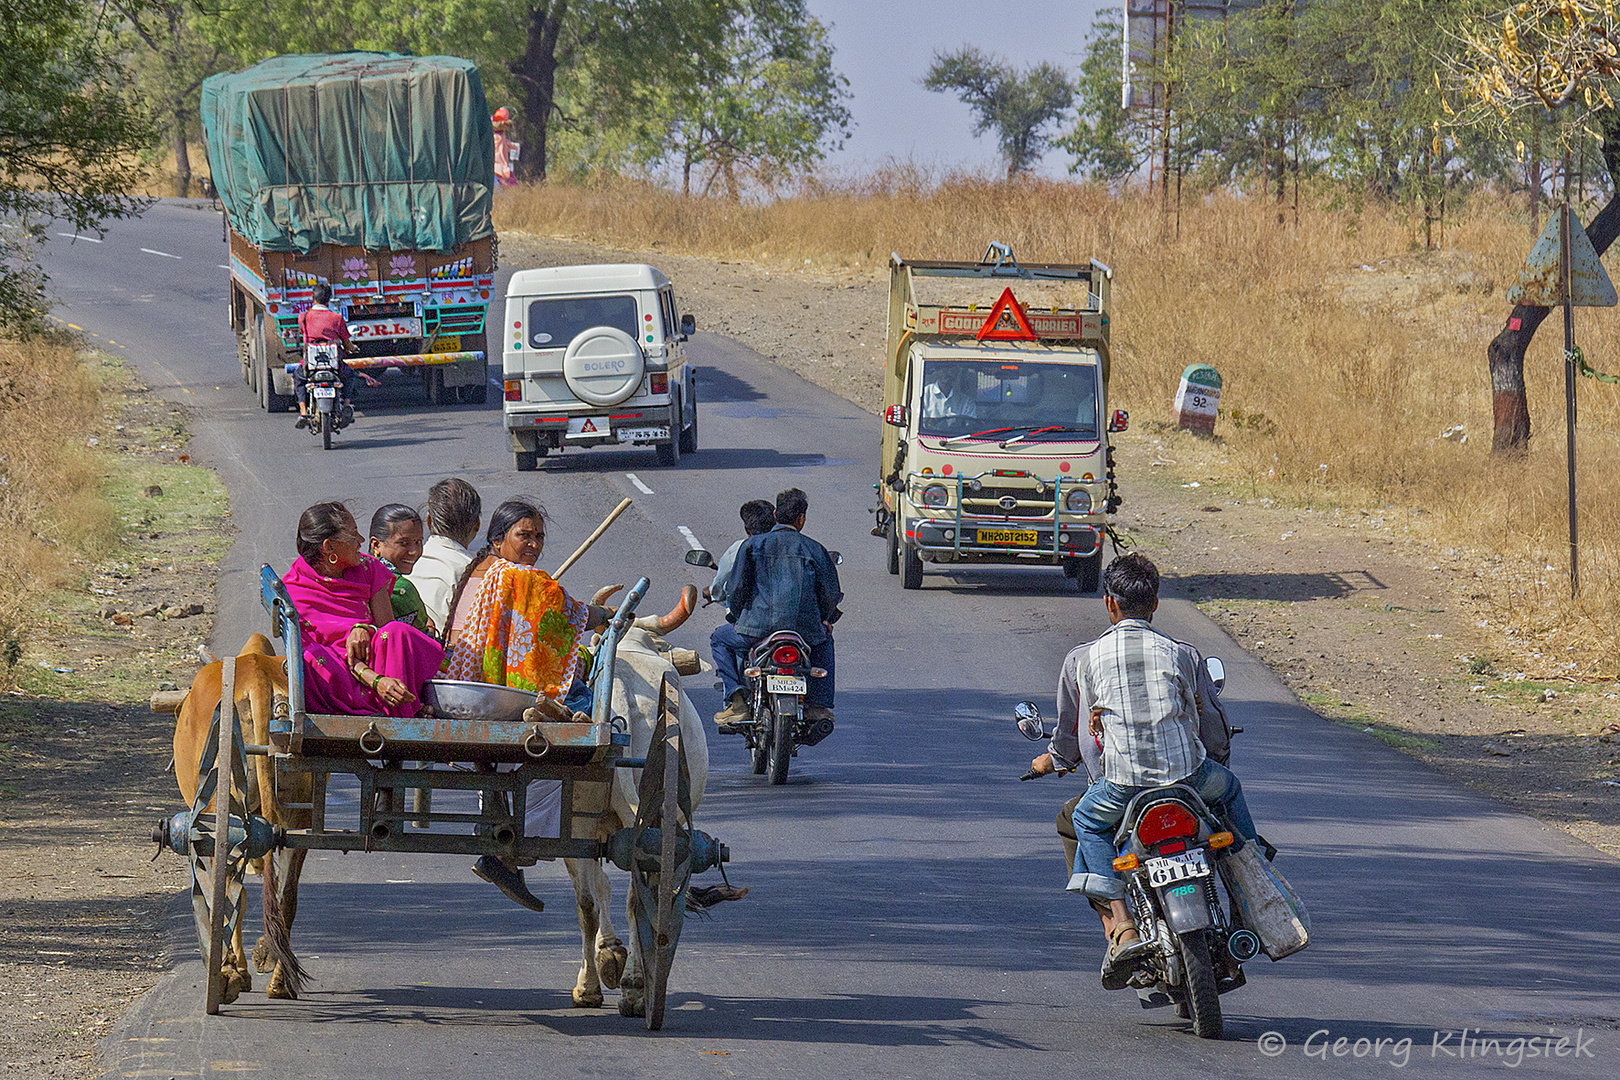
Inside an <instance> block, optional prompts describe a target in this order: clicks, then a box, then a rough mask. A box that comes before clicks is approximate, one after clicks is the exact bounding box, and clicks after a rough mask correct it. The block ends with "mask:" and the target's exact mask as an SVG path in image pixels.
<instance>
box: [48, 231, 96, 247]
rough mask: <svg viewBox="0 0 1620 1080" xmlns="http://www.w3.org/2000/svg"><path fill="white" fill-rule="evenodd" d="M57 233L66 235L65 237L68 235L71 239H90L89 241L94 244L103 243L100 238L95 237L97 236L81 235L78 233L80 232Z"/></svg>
mask: <svg viewBox="0 0 1620 1080" xmlns="http://www.w3.org/2000/svg"><path fill="white" fill-rule="evenodd" d="M56 235H57V236H65V237H67V238H68V239H69V240H88V241H89V242H90V243H92V244H99V243H101V241H100V240H97V239H96V238H95V237H93V236H80V235H79V234H78V233H76V232H59V233H57V234H56Z"/></svg>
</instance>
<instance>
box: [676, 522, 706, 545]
mask: <svg viewBox="0 0 1620 1080" xmlns="http://www.w3.org/2000/svg"><path fill="white" fill-rule="evenodd" d="M675 528H676V530H677V531H678V532H679V533H680V534H681V535H682V536H684V537H686V542H687V543H688V544H691V545H692V550H693V551H702V550H703V541H701V540H699V539H698V538H697V537H696V536H693V535H692V530H691V529H688V528H687V527H686V526H685V525H677V526H675Z"/></svg>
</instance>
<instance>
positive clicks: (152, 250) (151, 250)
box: [141, 248, 180, 259]
mask: <svg viewBox="0 0 1620 1080" xmlns="http://www.w3.org/2000/svg"><path fill="white" fill-rule="evenodd" d="M141 250H142V251H144V252H146V253H147V254H148V255H161V256H163V257H164V258H165V259H178V258H180V256H178V255H170V254H169V253H168V252H167V251H158V250H157V249H156V248H141Z"/></svg>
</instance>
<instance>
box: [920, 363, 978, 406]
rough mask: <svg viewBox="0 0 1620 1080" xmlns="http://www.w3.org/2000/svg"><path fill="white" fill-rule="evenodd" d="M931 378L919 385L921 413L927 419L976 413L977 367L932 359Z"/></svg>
mask: <svg viewBox="0 0 1620 1080" xmlns="http://www.w3.org/2000/svg"><path fill="white" fill-rule="evenodd" d="M929 366H930V368H933V367H938V368H939V372H938V374H937V375H935V377H934V380H933V381H932V382H930V383H928V384H926V385H925V386H924V387H923V392H922V414H923V417H924V418H925V419H929V420H948V419H950V418H951V417H956V416H970V417H977V416H978V415H979V403H978V397H979V373H978V369H977V368H973V367H970V366H969V365H967V364H963V363H956V362H951V363H943V362H938V361H936V362H935V363H933V364H930V365H929Z"/></svg>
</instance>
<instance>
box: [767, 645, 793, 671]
mask: <svg viewBox="0 0 1620 1080" xmlns="http://www.w3.org/2000/svg"><path fill="white" fill-rule="evenodd" d="M771 662H772V663H774V664H776V665H777V666H779V667H792V666H793V665H794V664H797V663H798V662H799V650H798V648H797V647H796V646H793V645H778V646H777V647H776V651H775V652H773V653H771Z"/></svg>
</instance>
